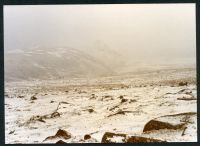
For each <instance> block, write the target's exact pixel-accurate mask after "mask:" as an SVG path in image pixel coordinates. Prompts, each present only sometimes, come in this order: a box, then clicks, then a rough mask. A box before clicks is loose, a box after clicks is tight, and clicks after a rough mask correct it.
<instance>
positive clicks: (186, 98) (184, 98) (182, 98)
mask: <svg viewBox="0 0 200 146" xmlns="http://www.w3.org/2000/svg"><path fill="white" fill-rule="evenodd" d="M177 100H197V98H195V97H194V96H192V95H187V94H185V95H183V96H182V97H178V98H177Z"/></svg>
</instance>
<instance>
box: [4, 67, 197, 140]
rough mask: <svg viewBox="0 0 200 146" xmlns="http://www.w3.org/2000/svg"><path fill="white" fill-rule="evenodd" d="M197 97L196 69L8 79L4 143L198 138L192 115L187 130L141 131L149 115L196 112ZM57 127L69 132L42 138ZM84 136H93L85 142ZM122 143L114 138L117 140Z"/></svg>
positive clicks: (170, 120)
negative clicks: (108, 137) (109, 136)
mask: <svg viewBox="0 0 200 146" xmlns="http://www.w3.org/2000/svg"><path fill="white" fill-rule="evenodd" d="M186 82H187V85H181V83H186ZM33 96H34V97H36V98H35V99H34V97H33ZM31 97H32V98H31ZM182 98H184V99H182ZM185 98H188V99H189V100H185ZM196 98H197V95H196V70H195V69H191V68H185V69H184V68H182V69H171V70H170V69H165V70H160V71H151V72H143V73H135V74H131V73H130V74H126V75H121V76H109V77H101V78H91V79H90V78H87V79H85V78H73V79H69V80H67V79H65V80H49V81H44V80H38V81H36V80H35V81H23V82H6V83H5V141H6V143H51V142H52V143H55V142H57V141H58V140H63V141H64V142H69V143H83V142H98V143H100V142H101V141H102V137H103V135H104V133H105V132H113V133H123V134H127V135H129V136H144V137H150V138H155V139H160V140H163V141H167V142H188V141H189V142H191V141H197V118H196V115H194V116H193V117H192V122H188V123H189V125H188V126H187V129H186V130H183V129H177V130H174V129H173V130H172V129H162V130H154V131H151V132H143V129H144V126H145V124H146V123H148V122H149V121H150V120H152V119H155V118H159V117H161V116H165V115H174V114H180V113H188V112H194V113H195V112H197V102H196ZM161 119H162V118H161ZM176 120H177V117H176V116H172V117H170V118H166V119H165V121H166V122H168V123H173V122H174V121H176ZM179 122H180V121H179ZM59 129H62V130H65V131H67V132H68V133H70V135H71V136H70V138H66V139H63V138H62V137H60V138H59V137H57V138H52V139H50V140H49V139H47V140H45V139H46V138H47V137H49V136H53V135H55V134H56V132H57V131H58V130H59ZM183 131H184V132H183ZM86 134H88V135H90V136H91V138H88V139H87V140H86V139H85V140H84V136H85V135H86ZM120 141H121V140H120V137H116V142H120Z"/></svg>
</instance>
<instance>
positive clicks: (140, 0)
mask: <svg viewBox="0 0 200 146" xmlns="http://www.w3.org/2000/svg"><path fill="white" fill-rule="evenodd" d="M177 3H195V4H196V70H197V73H196V75H197V123H198V124H197V128H198V129H197V140H198V142H191V143H187V142H181V143H178V142H173V143H171V142H170V143H128V144H123V145H188V144H189V145H190V144H191V145H194V146H195V145H199V141H200V139H199V130H200V129H199V127H200V126H199V116H200V111H199V105H200V101H199V95H200V91H199V90H200V79H199V76H200V65H199V62H200V8H199V3H200V2H199V1H198V0H4V1H3V2H1V13H0V14H1V16H0V19H1V31H0V35H1V41H0V45H1V47H0V48H1V49H0V55H1V57H0V61H1V69H0V76H1V78H0V80H1V86H0V87H1V90H0V95H1V99H0V108H1V110H0V111H1V113H0V116H1V117H0V121H1V123H2V124H1V126H0V131H1V134H0V145H5V117H4V116H5V109H4V90H5V88H4V23H3V7H4V6H6V5H62V4H68V5H70V4H99V5H100V4H177ZM81 144H84V145H93V144H90V143H89V144H85V143H81ZM98 144H99V143H98ZM17 145H20V144H17ZM29 145H32V144H29ZM47 145H48V144H47ZM70 145H80V144H73V143H70ZM94 145H97V144H94ZM104 145H105V144H104ZM106 145H113V144H106ZM116 145H121V143H116Z"/></svg>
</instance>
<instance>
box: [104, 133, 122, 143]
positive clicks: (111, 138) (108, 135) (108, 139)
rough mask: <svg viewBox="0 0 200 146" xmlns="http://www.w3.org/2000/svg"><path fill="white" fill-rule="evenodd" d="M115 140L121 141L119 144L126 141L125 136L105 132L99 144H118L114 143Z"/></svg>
mask: <svg viewBox="0 0 200 146" xmlns="http://www.w3.org/2000/svg"><path fill="white" fill-rule="evenodd" d="M115 138H117V140H119V139H120V140H121V142H125V140H126V134H116V133H111V132H106V133H105V134H104V135H103V137H102V140H101V143H115V142H119V141H116V139H115Z"/></svg>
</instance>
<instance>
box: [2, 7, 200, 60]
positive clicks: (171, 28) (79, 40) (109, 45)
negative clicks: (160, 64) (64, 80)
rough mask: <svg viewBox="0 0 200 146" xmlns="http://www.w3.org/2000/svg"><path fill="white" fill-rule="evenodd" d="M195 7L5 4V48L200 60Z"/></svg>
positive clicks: (6, 49)
mask: <svg viewBox="0 0 200 146" xmlns="http://www.w3.org/2000/svg"><path fill="white" fill-rule="evenodd" d="M195 29H196V28H195V4H123V5H118V4H115V5H48V6H47V5H43V6H42V5H40V6H28V5H25V6H4V50H5V52H6V51H8V50H13V49H28V48H34V47H51V48H53V47H63V46H68V47H72V48H76V49H79V50H87V51H90V50H93V51H94V50H95V49H96V48H98V47H99V46H100V48H104V47H105V48H104V49H110V50H112V51H113V52H116V53H119V54H121V55H122V56H124V57H125V58H132V59H133V60H134V59H153V58H154V59H155V58H160V59H167V60H170V59H172V58H194V59H195V56H196V40H195V36H196V30H195Z"/></svg>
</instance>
